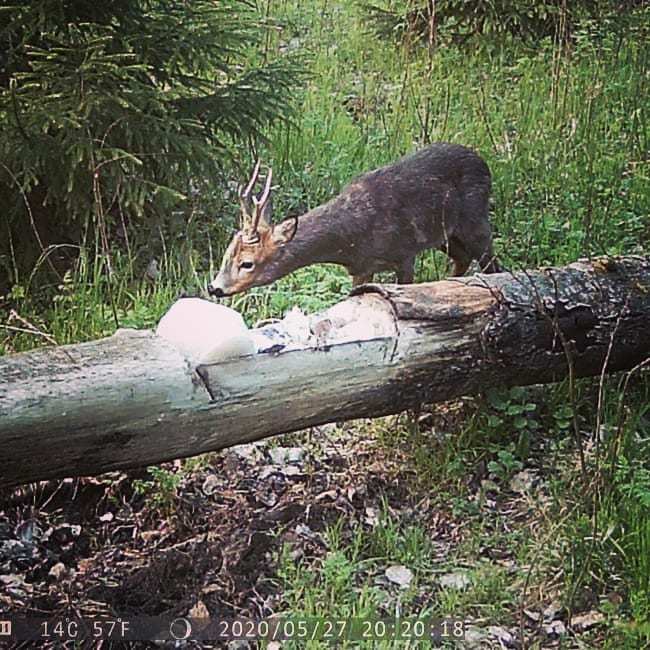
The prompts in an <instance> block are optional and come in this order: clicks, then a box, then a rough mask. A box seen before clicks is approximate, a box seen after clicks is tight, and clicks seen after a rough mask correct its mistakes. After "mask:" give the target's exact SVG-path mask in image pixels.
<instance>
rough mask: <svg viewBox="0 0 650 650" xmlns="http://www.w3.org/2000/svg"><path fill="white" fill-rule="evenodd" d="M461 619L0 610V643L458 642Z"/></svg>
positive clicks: (463, 633)
mask: <svg viewBox="0 0 650 650" xmlns="http://www.w3.org/2000/svg"><path fill="white" fill-rule="evenodd" d="M464 628H465V624H464V621H463V620H462V619H434V618H395V619H382V618H341V619H336V618H322V617H305V618H301V617H298V616H291V617H282V616H274V617H270V618H266V619H261V620H253V619H247V618H221V619H220V618H216V617H214V618H210V619H207V618H191V617H187V618H185V617H174V616H151V617H142V616H138V617H133V618H128V617H124V616H121V617H114V618H111V617H101V618H79V617H76V616H62V617H55V618H23V617H19V616H12V615H2V614H1V613H0V643H2V642H11V641H41V642H48V641H49V642H65V641H78V642H82V641H89V640H90V641H93V640H94V641H161V642H162V641H219V640H234V639H248V640H265V641H274V640H277V641H289V640H291V641H310V640H319V641H331V642H333V643H339V642H342V641H364V640H366V641H381V640H403V641H406V640H411V641H418V640H433V641H443V640H460V639H462V638H463V637H464V635H465V629H464Z"/></svg>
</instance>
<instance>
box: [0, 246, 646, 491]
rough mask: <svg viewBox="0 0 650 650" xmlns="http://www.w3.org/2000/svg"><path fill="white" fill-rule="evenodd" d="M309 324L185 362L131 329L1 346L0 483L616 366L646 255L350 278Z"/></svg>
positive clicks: (626, 364) (639, 334)
mask: <svg viewBox="0 0 650 650" xmlns="http://www.w3.org/2000/svg"><path fill="white" fill-rule="evenodd" d="M313 324H314V326H313V329H314V330H315V331H316V334H317V337H318V338H317V345H316V346H312V347H307V348H302V349H294V350H291V351H284V352H279V353H264V354H256V355H253V356H247V357H241V358H238V359H234V360H231V361H226V362H222V363H219V364H214V365H209V366H199V367H197V368H194V367H192V366H191V365H190V363H189V362H188V361H187V360H186V359H185V358H184V357H183V356H182V355H181V354H180V353H179V352H178V351H177V350H176V349H175V348H174V347H173V346H172V345H171V344H169V343H168V342H166V341H164V340H163V339H160V338H159V337H156V336H155V335H154V334H153V333H152V332H150V331H134V330H122V331H120V332H118V333H117V334H115V335H114V336H111V337H109V338H106V339H101V340H99V341H94V342H91V343H83V344H79V345H68V346H61V347H58V348H48V349H40V350H37V351H34V352H27V353H21V354H15V355H9V356H6V357H4V358H0V449H1V450H2V460H3V462H2V468H1V469H0V486H10V485H14V484H17V483H25V482H29V481H34V480H40V479H47V478H54V477H64V476H78V475H92V474H98V473H101V472H105V471H108V470H114V469H119V468H130V467H136V466H142V465H147V464H153V463H158V462H162V461H165V460H170V459H174V458H181V457H186V456H193V455H196V454H201V453H204V452H207V451H214V450H218V449H223V448H225V447H228V446H231V445H235V444H240V443H244V442H249V441H252V440H257V439H260V438H263V437H266V436H270V435H274V434H278V433H284V432H289V431H295V430H299V429H304V428H307V427H311V426H315V425H319V424H323V423H326V422H334V421H342V420H347V419H352V418H361V417H377V416H382V415H388V414H392V413H397V412H399V411H402V410H404V409H406V408H410V407H414V406H416V405H418V404H421V403H432V402H438V401H443V400H447V399H451V398H454V397H458V396H461V395H467V394H471V393H475V392H477V391H480V390H482V389H485V388H486V387H488V386H490V387H493V386H511V385H525V384H533V383H544V382H551V381H557V380H560V379H562V378H564V377H566V376H567V374H568V372H569V367H572V369H573V372H574V373H575V376H589V375H597V374H600V373H601V372H602V371H603V366H604V364H605V362H607V363H606V368H605V370H606V372H612V371H616V370H624V369H630V368H632V367H634V366H636V365H638V364H639V363H641V362H643V361H644V360H646V359H647V358H648V357H650V336H649V335H648V330H649V329H650V258H649V257H626V258H615V259H611V258H608V259H598V260H595V261H592V262H578V263H575V264H571V265H570V266H568V267H564V268H547V269H541V270H537V271H530V272H517V273H514V274H510V273H501V274H497V275H476V276H473V277H467V278H454V279H450V280H444V281H441V282H434V283H427V284H417V285H403V286H400V285H365V286H362V287H358V288H357V289H355V290H354V291H353V295H352V296H351V297H350V298H348V299H347V300H345V301H343V302H341V303H338V304H337V305H335V306H334V307H333V308H332V309H330V310H328V311H327V312H324V313H323V314H322V315H320V316H319V317H317V318H316V319H315V321H313ZM351 331H352V332H356V334H357V335H356V336H355V340H349V339H350V335H351V334H350V332H351ZM341 337H343V338H347V339H348V340H347V341H343V342H341Z"/></svg>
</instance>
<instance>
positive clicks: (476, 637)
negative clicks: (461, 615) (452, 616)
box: [463, 625, 488, 650]
mask: <svg viewBox="0 0 650 650" xmlns="http://www.w3.org/2000/svg"><path fill="white" fill-rule="evenodd" d="M487 636H488V635H487V633H486V632H485V630H482V629H481V628H478V627H475V626H474V625H469V626H467V627H466V628H465V638H464V639H463V641H464V647H465V648H468V650H477V649H478V648H482V647H483V641H485V639H486V638H487Z"/></svg>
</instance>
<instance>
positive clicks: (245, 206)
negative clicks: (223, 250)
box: [239, 158, 260, 232]
mask: <svg viewBox="0 0 650 650" xmlns="http://www.w3.org/2000/svg"><path fill="white" fill-rule="evenodd" d="M259 173H260V159H259V158H258V159H257V162H256V163H255V168H254V169H253V174H252V176H251V177H250V180H249V181H248V185H247V186H246V188H245V189H244V190H242V187H243V186H242V185H240V186H239V204H240V206H241V213H242V221H243V224H242V225H243V227H244V228H245V229H248V226H249V225H250V223H251V221H252V219H253V203H252V202H251V191H252V189H253V187H254V186H255V183H256V182H257V177H258V176H259ZM252 230H253V232H255V230H256V228H253V229H252Z"/></svg>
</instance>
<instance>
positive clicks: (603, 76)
mask: <svg viewBox="0 0 650 650" xmlns="http://www.w3.org/2000/svg"><path fill="white" fill-rule="evenodd" d="M638 4H639V7H638V8H636V9H635V10H630V11H628V12H625V13H623V14H622V15H618V14H616V13H613V14H611V15H607V16H604V17H601V18H600V19H599V20H597V21H595V20H590V19H589V17H585V19H584V20H582V21H579V20H578V21H576V22H575V24H574V25H573V26H572V32H571V37H570V39H568V40H567V41H561V40H558V39H555V38H554V37H553V36H547V37H544V38H539V39H537V40H536V41H534V42H532V43H531V42H530V41H527V42H525V43H522V42H519V41H517V40H516V39H513V38H504V39H502V40H499V41H497V40H493V39H487V38H482V39H481V38H479V39H477V40H476V41H475V42H474V43H473V44H472V45H471V47H467V46H466V47H464V48H462V49H461V48H458V47H455V46H454V45H453V43H450V42H440V43H438V42H433V43H432V44H431V43H428V42H427V39H426V38H425V39H420V38H409V34H408V30H406V32H405V33H404V34H402V38H400V39H393V38H380V37H379V36H377V35H376V33H375V32H374V31H373V30H372V29H371V28H370V22H369V15H368V13H367V12H366V9H364V8H362V6H361V3H359V4H357V3H354V2H352V1H351V0H346V1H344V2H329V1H328V0H317V1H315V2H311V3H303V2H297V1H295V0H277V1H270V2H268V3H267V4H266V5H265V6H266V7H267V9H268V11H269V12H270V16H271V17H272V18H273V20H275V21H277V22H278V24H279V25H280V26H281V27H280V28H278V29H277V30H274V31H272V32H270V33H269V36H268V38H267V40H266V42H265V43H264V47H265V52H266V53H267V54H268V56H269V57H272V56H273V55H274V54H279V53H286V52H287V51H292V50H295V51H299V52H300V53H301V55H302V56H304V57H305V60H307V61H308V62H309V63H308V73H309V75H308V80H307V81H306V82H305V84H304V87H303V88H302V89H301V91H300V93H299V95H298V96H297V97H296V98H295V101H296V105H297V108H298V110H297V112H296V116H295V118H294V120H293V121H292V123H291V124H289V125H287V124H285V123H283V124H279V125H277V126H274V127H272V128H270V129H269V130H268V131H267V133H266V141H265V142H264V143H263V144H260V145H259V150H260V152H261V154H262V157H263V160H264V161H265V162H266V163H268V164H270V165H272V167H273V177H274V179H277V183H278V185H279V187H278V189H277V190H276V192H275V194H276V200H275V205H274V211H275V218H276V219H279V218H281V217H283V216H291V215H296V214H300V213H302V212H303V211H305V210H307V209H308V208H311V207H314V206H315V205H318V204H319V203H321V202H323V201H324V200H326V199H328V198H330V197H331V196H332V195H333V194H335V193H336V192H337V191H339V190H340V189H341V188H342V187H343V186H344V185H345V184H346V183H347V182H348V181H349V180H350V179H351V178H353V177H354V176H355V175H356V174H359V173H361V172H363V171H365V170H368V169H371V168H373V167H376V166H379V165H381V164H384V163H387V162H389V161H391V160H394V159H396V158H397V157H399V156H401V155H403V154H405V153H407V152H409V151H411V150H413V149H415V148H417V147H419V146H422V145H424V144H426V143H428V142H433V141H439V140H443V141H452V142H458V143H462V144H465V145H468V146H470V147H473V148H475V149H476V150H478V151H479V152H480V153H481V154H482V156H483V157H484V158H485V159H486V161H487V162H488V164H489V166H490V169H491V171H492V176H493V195H492V208H491V219H492V223H493V226H494V230H495V249H496V252H497V255H498V256H499V258H500V259H501V261H502V262H503V264H504V266H505V267H507V268H509V269H513V270H514V269H518V268H533V267H538V266H542V265H551V264H553V265H562V264H566V263H569V262H571V261H574V260H576V259H578V258H580V257H588V256H592V255H598V254H634V253H642V252H645V253H647V251H648V242H649V241H650V216H649V215H650V178H649V176H650V158H649V154H648V152H649V151H650V142H649V133H648V122H647V119H648V115H647V111H648V107H647V96H648V92H649V90H650V89H649V88H648V84H649V81H650V77H649V76H648V72H647V70H648V52H649V48H648V41H649V36H650V35H649V34H648V29H649V27H648V25H649V24H650V20H649V19H650V13H649V10H648V7H647V6H646V4H645V3H638ZM230 179H231V181H232V182H235V181H237V180H238V176H237V173H235V172H234V171H232V173H231V174H230ZM201 181H202V183H203V181H205V179H201ZM202 191H206V190H202ZM210 192H211V193H212V195H211V196H209V197H207V196H206V197H205V204H206V205H207V204H208V203H209V204H210V205H216V206H218V208H216V209H217V210H218V213H215V212H214V211H207V210H205V209H204V208H203V207H202V202H201V198H199V199H198V200H197V199H196V198H195V199H194V203H193V206H194V207H193V208H192V209H191V210H187V211H184V212H182V213H181V214H182V222H179V223H176V222H174V221H173V220H172V221H170V222H169V223H167V224H166V225H165V227H164V228H162V227H161V228H160V237H158V238H154V239H151V238H149V239H148V240H147V241H144V242H143V241H140V242H138V241H137V240H134V241H133V242H132V248H130V249H129V250H126V249H125V248H124V247H123V246H120V244H119V241H118V240H116V241H114V242H113V247H112V250H111V254H110V264H109V257H108V255H107V251H106V250H105V248H104V247H103V245H101V243H100V242H99V241H98V242H96V244H95V245H94V246H88V247H86V248H83V249H82V250H79V251H78V255H77V257H76V263H75V265H74V267H73V268H71V269H70V270H68V271H67V272H66V273H65V275H64V276H63V277H62V278H61V280H60V281H58V282H55V283H53V284H51V285H44V284H37V283H36V282H33V281H32V280H31V278H25V279H24V281H21V282H20V283H19V284H15V285H14V286H13V288H12V290H11V293H10V294H9V295H7V296H5V297H4V298H3V299H2V301H1V302H0V309H2V316H3V321H2V324H1V325H0V354H2V353H10V352H15V351H21V350H25V349H29V348H32V347H35V346H38V345H46V344H53V343H56V344H63V343H69V342H76V341H83V340H89V339H94V338H98V337H101V336H105V335H109V334H111V333H112V332H114V331H115V329H116V328H117V327H152V326H154V325H155V323H156V322H157V320H158V319H159V318H160V316H161V315H162V314H163V313H164V312H165V311H166V309H167V308H168V307H169V305H170V303H171V302H172V301H173V300H174V299H175V298H177V297H178V296H179V295H181V294H182V293H187V294H191V295H196V294H198V293H200V292H201V291H202V290H203V288H204V287H205V285H206V284H207V282H208V281H209V280H210V279H211V278H212V277H214V275H215V274H216V270H217V267H218V264H219V260H220V257H221V253H222V252H223V250H224V248H225V246H226V245H227V242H228V239H229V237H230V235H231V233H232V231H233V229H234V227H235V224H236V219H237V205H236V201H235V200H234V199H235V197H234V194H233V192H232V186H230V185H225V186H214V187H213V188H211V190H210ZM97 200H98V201H101V200H102V199H101V197H100V198H98V199H97ZM104 208H105V206H103V207H102V206H100V205H95V206H94V208H93V209H95V210H101V209H104ZM174 224H176V225H174ZM154 259H155V260H156V264H157V273H156V274H155V277H150V275H149V276H147V274H146V272H145V268H146V266H147V263H148V262H149V261H150V260H154ZM40 263H42V260H41V261H40ZM446 264H447V263H446V260H445V258H444V256H442V255H441V254H439V253H433V252H427V253H424V254H422V255H421V256H420V258H419V260H418V263H417V267H416V274H417V279H418V280H419V281H425V280H433V279H438V278H441V277H444V276H445V275H446V273H447V266H446ZM349 288H350V280H349V278H348V276H347V274H346V273H345V272H344V271H343V270H342V269H340V268H338V267H334V266H328V265H321V266H314V267H309V268H306V269H302V270H300V271H298V272H296V273H294V274H293V275H291V276H289V277H286V278H283V279H282V280H280V281H279V282H277V283H276V284H275V285H273V286H271V287H265V288H258V289H254V290H252V291H250V292H249V293H247V294H245V295H242V296H236V297H234V298H232V299H230V300H229V301H227V302H228V303H229V304H230V305H231V306H232V307H234V308H236V309H238V310H240V311H241V312H242V313H243V314H244V317H245V318H246V320H247V321H248V322H249V324H253V323H254V322H256V321H257V320H258V319H262V318H267V317H271V316H281V315H282V314H283V313H284V312H286V311H287V310H288V309H289V308H291V307H292V306H293V305H299V306H300V307H301V308H303V309H305V310H308V311H316V310H319V309H322V308H324V307H326V306H328V305H330V304H332V303H334V302H336V301H338V300H340V299H341V297H342V296H344V295H345V294H346V292H347V291H348V290H349ZM649 379H650V378H649V376H648V369H647V367H645V368H638V369H636V370H635V371H633V372H632V373H629V374H626V375H622V376H611V377H602V378H596V379H594V380H582V381H580V382H578V383H577V385H576V386H571V387H569V385H568V384H566V383H562V384H557V385H553V386H545V387H530V388H513V389H509V390H490V391H487V390H486V392H485V394H484V395H481V396H479V397H477V398H475V399H468V400H465V401H462V402H460V403H459V404H456V405H446V406H445V407H444V409H443V411H442V412H438V414H437V415H435V416H434V418H433V421H432V422H433V423H430V424H429V425H427V426H422V425H418V424H417V422H418V421H417V418H416V419H415V420H414V419H413V418H410V419H409V418H405V417H403V418H400V419H385V420H379V421H376V422H372V423H366V424H364V428H363V431H364V432H365V433H366V434H367V435H369V436H374V437H376V438H377V439H378V441H379V442H380V444H381V445H382V446H383V447H384V448H385V449H387V450H389V451H390V450H395V452H396V453H397V452H399V453H400V454H401V457H402V458H405V459H407V462H408V464H409V465H410V467H411V469H414V472H413V474H412V475H411V474H409V478H408V481H409V483H408V489H410V490H413V491H414V492H415V493H420V492H421V493H422V494H426V495H428V496H427V497H426V498H428V499H430V500H431V501H432V502H434V503H435V504H436V505H438V506H439V508H440V509H441V511H442V512H445V513H447V516H449V517H450V518H451V519H457V520H464V521H465V522H466V523H465V524H464V531H463V533H462V534H460V535H459V536H458V538H457V539H456V540H455V542H457V544H456V545H455V546H454V547H453V550H452V552H451V553H450V554H449V553H446V554H444V560H440V561H439V560H438V559H437V551H436V540H435V539H432V538H431V537H430V535H429V532H428V531H429V528H428V523H427V522H422V521H418V520H417V517H416V516H413V517H411V518H410V519H409V520H403V519H401V518H400V517H398V516H397V515H394V513H393V511H392V510H391V507H390V506H389V505H388V504H387V503H384V505H383V506H382V508H381V511H380V512H378V513H376V517H374V516H373V517H374V518H373V525H372V526H370V527H369V528H362V527H356V528H352V527H349V526H348V525H347V524H346V522H345V521H340V522H338V523H336V524H334V525H333V526H332V527H331V528H330V529H329V530H328V532H327V534H326V535H325V537H324V545H323V546H324V548H323V553H322V555H321V556H319V557H302V558H299V559H296V558H295V557H294V556H292V554H291V550H290V549H289V548H286V549H285V550H284V551H283V552H282V553H281V554H279V556H278V558H277V560H278V571H277V575H276V577H275V580H276V581H277V585H278V587H279V589H280V590H281V593H283V601H282V607H283V608H284V611H285V612H288V613H291V614H295V615H309V616H327V617H341V616H343V617H345V616H381V615H384V616H385V614H386V608H385V594H384V593H383V591H382V589H381V588H378V587H377V584H376V583H375V582H373V580H372V579H371V577H370V576H372V575H373V567H374V568H377V567H379V566H387V565H403V566H406V567H408V568H409V569H410V570H411V571H412V572H413V574H414V578H413V581H411V582H409V586H408V587H407V588H405V589H404V590H402V591H401V592H400V594H399V597H398V598H397V600H396V601H391V603H392V604H391V607H392V608H393V609H392V612H391V614H392V615H399V614H404V615H407V614H408V615H421V616H434V617H435V616H454V617H463V618H468V619H471V620H472V621H475V622H476V623H477V624H481V625H494V626H504V627H507V628H518V627H519V626H523V623H522V620H524V619H526V617H527V616H532V614H527V613H526V612H527V611H528V612H530V611H532V612H533V613H534V612H539V611H542V610H543V609H544V608H545V607H548V606H549V603H550V602H551V601H558V602H559V603H560V605H559V607H561V608H564V611H566V612H569V614H584V613H585V612H587V613H590V614H592V615H593V616H592V623H593V624H589V625H587V624H586V623H585V626H584V631H585V634H584V638H583V639H582V641H581V643H583V644H587V645H585V646H581V647H590V646H589V644H590V643H591V644H593V645H592V647H609V648H637V647H643V645H644V644H650V605H649V604H648V603H650V381H649ZM414 422H415V424H414ZM158 479H160V476H158ZM405 480H406V479H405ZM522 482H523V483H522ZM158 483H159V484H160V483H161V481H160V480H158ZM163 483H164V485H166V490H167V491H169V490H172V491H173V489H175V484H173V483H172V484H170V483H169V482H163ZM150 488H151V489H154V488H155V485H154V486H150ZM138 489H139V490H140V491H146V489H147V486H146V484H141V485H139V486H138ZM515 495H516V498H515ZM423 498H424V497H423ZM166 503H167V502H166ZM166 507H169V505H168V503H167V505H166ZM461 568H462V572H461V571H460V569H461ZM441 574H445V575H448V574H451V575H455V574H458V575H459V576H461V578H458V580H460V581H461V582H462V583H463V584H462V585H458V584H455V585H454V584H453V581H452V582H451V583H449V584H447V585H446V586H444V585H443V586H441V583H440V581H439V576H440V575H441ZM457 582H458V581H457ZM425 593H427V594H429V595H430V594H431V593H433V594H434V597H433V598H426V599H424V600H426V605H425V606H423V605H422V603H423V594H425ZM568 620H569V618H566V619H565V622H567V621H568ZM593 621H595V622H593ZM543 622H544V621H543V620H542V619H540V620H539V627H540V629H541V628H542V626H543ZM531 643H532V645H530V646H527V647H547V646H544V645H543V642H541V641H539V640H534V641H532V642H531ZM535 643H537V644H538V645H535ZM313 647H319V646H317V645H316V644H314V646H313ZM378 647H379V646H378ZM385 647H391V646H389V645H386V646H385ZM565 647H574V646H569V645H567V646H565ZM575 647H577V646H575Z"/></svg>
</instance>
